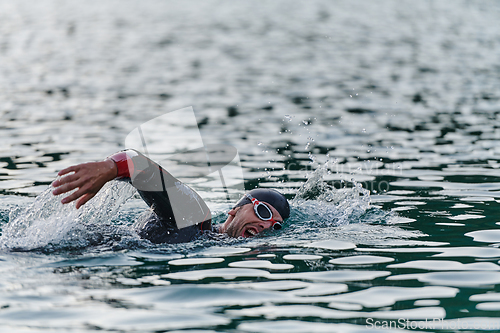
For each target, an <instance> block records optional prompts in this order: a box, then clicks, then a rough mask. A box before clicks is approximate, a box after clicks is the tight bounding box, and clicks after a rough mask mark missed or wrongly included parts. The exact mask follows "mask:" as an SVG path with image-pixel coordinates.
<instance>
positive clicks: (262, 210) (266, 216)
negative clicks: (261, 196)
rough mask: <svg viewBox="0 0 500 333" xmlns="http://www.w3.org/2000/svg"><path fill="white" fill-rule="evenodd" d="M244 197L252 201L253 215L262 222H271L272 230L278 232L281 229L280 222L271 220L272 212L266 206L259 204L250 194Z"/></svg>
mask: <svg viewBox="0 0 500 333" xmlns="http://www.w3.org/2000/svg"><path fill="white" fill-rule="evenodd" d="M245 196H246V197H247V198H248V199H250V200H251V201H252V204H253V210H254V211H255V215H257V217H258V218H259V219H261V220H262V221H271V222H273V224H272V227H273V229H274V230H280V229H281V228H282V225H281V224H282V223H283V222H280V221H275V220H274V219H273V212H272V211H271V209H270V208H269V207H267V205H266V204H264V203H262V202H260V201H259V200H257V199H255V198H254V197H252V196H251V195H250V194H248V193H247V194H245Z"/></svg>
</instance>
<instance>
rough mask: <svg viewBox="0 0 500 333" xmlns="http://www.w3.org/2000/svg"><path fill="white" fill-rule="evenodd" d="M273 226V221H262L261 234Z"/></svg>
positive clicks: (260, 225) (260, 224)
mask: <svg viewBox="0 0 500 333" xmlns="http://www.w3.org/2000/svg"><path fill="white" fill-rule="evenodd" d="M272 225H273V222H272V221H261V222H260V223H259V232H262V231H263V230H266V229H269V228H271V227H272Z"/></svg>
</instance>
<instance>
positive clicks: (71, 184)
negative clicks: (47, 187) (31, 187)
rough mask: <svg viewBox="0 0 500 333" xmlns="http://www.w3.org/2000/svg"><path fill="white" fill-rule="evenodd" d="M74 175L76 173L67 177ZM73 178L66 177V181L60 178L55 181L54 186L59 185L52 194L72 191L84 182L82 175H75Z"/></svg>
mask: <svg viewBox="0 0 500 333" xmlns="http://www.w3.org/2000/svg"><path fill="white" fill-rule="evenodd" d="M72 176H74V175H71V176H66V177H72ZM66 177H64V178H66ZM73 178H74V179H73V180H70V179H65V180H64V181H62V180H61V179H60V180H59V181H58V182H57V183H56V182H54V183H53V186H57V188H56V189H55V190H53V191H52V194H54V195H59V194H62V193H66V192H69V191H72V190H74V189H75V188H77V187H80V186H82V184H83V183H84V182H83V180H82V179H80V177H77V176H75V177H73Z"/></svg>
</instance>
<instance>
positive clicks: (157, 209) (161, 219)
mask: <svg viewBox="0 0 500 333" xmlns="http://www.w3.org/2000/svg"><path fill="white" fill-rule="evenodd" d="M110 158H111V159H113V160H114V161H115V162H116V164H117V167H118V176H119V178H120V179H122V180H125V181H128V182H130V183H131V184H132V186H134V187H135V188H136V189H137V191H138V192H139V195H140V196H141V197H142V199H143V200H144V201H145V202H146V204H148V206H149V207H151V209H152V212H151V215H150V216H148V217H147V218H145V219H143V220H142V221H138V223H137V224H136V229H137V232H138V234H139V236H141V237H142V238H146V239H149V240H150V241H151V242H153V243H182V242H189V241H191V240H193V239H194V238H196V237H197V236H198V235H200V234H201V232H202V231H203V230H212V225H211V213H210V209H209V208H208V207H207V205H206V203H205V202H204V201H203V199H202V198H201V197H200V196H199V195H198V193H196V192H195V191H194V190H193V189H191V188H190V187H189V186H187V185H185V184H184V183H182V182H181V181H179V180H178V179H177V178H175V177H174V176H172V175H171V174H170V173H169V172H167V171H166V170H165V169H163V168H162V167H161V166H160V165H158V164H157V163H155V162H154V161H152V160H151V159H149V158H148V157H146V156H144V155H143V154H141V153H139V152H137V151H134V150H126V151H123V152H119V153H117V154H114V155H112V156H110Z"/></svg>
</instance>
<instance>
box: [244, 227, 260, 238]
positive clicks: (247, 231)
mask: <svg viewBox="0 0 500 333" xmlns="http://www.w3.org/2000/svg"><path fill="white" fill-rule="evenodd" d="M258 233H259V232H258V231H257V229H255V228H248V229H245V230H244V231H243V233H242V234H241V236H242V237H245V238H248V237H253V236H255V235H257V234H258Z"/></svg>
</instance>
